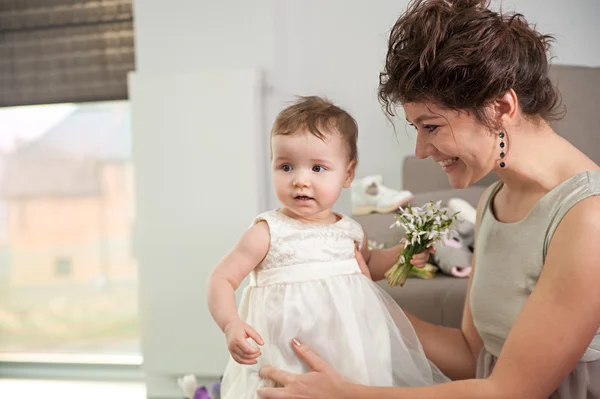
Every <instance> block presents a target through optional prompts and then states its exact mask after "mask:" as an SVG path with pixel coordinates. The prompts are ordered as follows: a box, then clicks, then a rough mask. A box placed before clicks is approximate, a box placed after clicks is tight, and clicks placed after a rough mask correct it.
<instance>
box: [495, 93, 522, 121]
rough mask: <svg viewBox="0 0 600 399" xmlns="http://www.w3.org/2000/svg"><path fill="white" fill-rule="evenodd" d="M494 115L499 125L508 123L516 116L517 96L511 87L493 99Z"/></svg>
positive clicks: (517, 108)
mask: <svg viewBox="0 0 600 399" xmlns="http://www.w3.org/2000/svg"><path fill="white" fill-rule="evenodd" d="M493 107H494V117H495V118H496V120H497V121H498V122H499V123H500V125H501V126H505V125H507V124H509V122H510V121H512V120H513V119H514V118H515V117H516V116H517V111H518V110H519V98H518V97H517V93H515V91H514V90H513V89H510V90H508V91H506V92H505V93H504V94H503V95H502V96H500V97H498V98H497V99H496V101H494V105H493Z"/></svg>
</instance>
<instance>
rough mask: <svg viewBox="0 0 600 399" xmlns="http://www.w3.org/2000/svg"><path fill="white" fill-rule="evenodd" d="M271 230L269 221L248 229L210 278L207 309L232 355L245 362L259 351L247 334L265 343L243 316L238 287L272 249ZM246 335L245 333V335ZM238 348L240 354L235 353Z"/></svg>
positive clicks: (248, 361) (260, 342)
mask: <svg viewBox="0 0 600 399" xmlns="http://www.w3.org/2000/svg"><path fill="white" fill-rule="evenodd" d="M269 241H270V233H269V227H268V225H267V223H266V222H264V221H261V222H258V223H256V224H254V225H253V226H252V227H251V228H249V229H248V230H246V231H245V232H244V234H243V235H242V237H241V238H240V240H239V241H238V242H237V244H236V245H235V246H234V247H233V248H232V249H231V250H230V251H229V252H228V253H227V254H226V255H225V256H224V257H223V259H221V261H220V262H219V263H218V264H217V266H216V267H215V268H214V270H213V271H212V273H211V274H210V277H209V278H208V286H207V301H208V309H209V311H210V313H211V315H212V317H213V319H214V320H215V322H216V323H217V325H218V326H219V328H220V329H221V330H222V331H223V332H224V333H225V335H226V336H227V343H228V346H229V350H230V352H232V356H233V357H234V358H235V359H236V360H237V361H240V360H245V361H247V363H246V364H253V363H255V360H254V359H255V358H256V357H258V355H259V354H260V351H259V350H258V349H257V348H252V346H250V344H248V343H247V342H246V338H252V339H253V340H254V341H255V342H256V343H257V344H259V345H262V344H263V341H262V338H261V337H260V335H259V334H258V333H257V332H256V331H254V329H252V327H250V326H248V325H247V324H245V323H244V322H242V320H241V319H240V317H239V315H238V312H237V307H236V301H235V290H236V289H237V288H238V287H239V286H240V284H241V283H242V281H243V280H244V278H246V276H248V274H250V272H251V271H252V270H253V269H254V268H255V267H256V266H258V265H259V264H260V262H261V261H262V260H263V259H264V258H265V256H266V255H267V252H268V250H269ZM244 335H245V337H244ZM236 352H237V356H236Z"/></svg>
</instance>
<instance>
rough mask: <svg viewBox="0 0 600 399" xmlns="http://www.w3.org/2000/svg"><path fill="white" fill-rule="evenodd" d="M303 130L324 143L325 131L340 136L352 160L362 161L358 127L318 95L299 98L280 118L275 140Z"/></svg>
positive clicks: (344, 112)
mask: <svg viewBox="0 0 600 399" xmlns="http://www.w3.org/2000/svg"><path fill="white" fill-rule="evenodd" d="M300 129H306V130H308V131H309V132H310V133H311V134H313V135H314V136H316V137H318V138H319V139H321V140H325V134H323V132H322V131H321V129H323V130H324V129H327V130H328V131H330V132H336V133H338V134H339V135H340V136H341V137H342V139H343V140H344V141H345V143H346V148H347V149H348V156H349V158H350V160H352V161H358V149H357V140H358V124H357V123H356V120H354V118H353V117H352V116H351V115H350V114H349V113H348V112H346V111H345V110H343V109H341V108H340V107H338V106H336V105H334V104H333V103H332V102H331V101H329V100H327V99H325V98H322V97H318V96H308V97H299V98H298V100H297V101H296V102H295V103H294V104H293V105H290V106H289V107H287V108H285V109H284V110H283V111H281V112H280V113H279V114H278V115H277V118H276V119H275V123H274V124H273V128H272V129H271V137H273V136H277V135H283V136H286V135H290V134H295V133H297V132H298V130H300Z"/></svg>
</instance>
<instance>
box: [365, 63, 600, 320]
mask: <svg viewBox="0 0 600 399" xmlns="http://www.w3.org/2000/svg"><path fill="white" fill-rule="evenodd" d="M551 74H552V79H553V81H554V82H555V84H556V85H557V86H558V88H559V89H560V91H561V94H562V99H563V103H564V104H565V105H566V108H567V114H566V116H565V117H564V118H563V119H562V120H561V121H558V122H555V123H553V127H554V129H555V130H556V131H557V132H558V133H559V134H560V135H562V136H563V137H565V138H566V139H567V140H569V141H570V142H571V143H572V144H573V145H575V146H576V147H578V148H579V149H580V150H582V151H583V152H584V153H586V154H587V155H588V156H589V157H590V158H591V159H592V160H594V161H595V162H597V163H600V129H598V127H597V115H598V114H600V106H599V104H600V101H599V100H600V98H598V97H599V96H600V68H586V67H576V66H553V67H552V68H551ZM555 155H556V156H560V154H555ZM495 179H496V177H495V175H489V176H487V177H485V178H484V179H482V180H481V181H479V182H478V183H477V184H476V185H474V186H472V187H469V188H467V189H464V190H455V189H452V188H451V187H450V185H449V183H448V178H447V176H446V175H445V173H443V172H442V170H441V169H440V167H439V165H437V164H436V163H435V162H433V161H431V160H418V159H416V158H414V157H407V158H406V159H405V160H404V166H403V182H404V187H402V188H403V189H405V190H410V191H412V192H413V194H415V199H414V200H413V201H412V202H413V204H416V205H422V204H423V203H426V202H428V201H438V200H442V201H443V202H445V201H447V200H448V199H449V198H452V197H458V198H463V199H465V200H467V201H469V202H470V203H471V204H472V205H473V206H476V205H477V202H478V200H479V197H480V196H481V194H482V192H483V190H484V189H485V187H487V186H488V185H489V184H491V183H492V182H493V181H494V180H495ZM355 219H356V220H357V221H358V222H359V223H361V224H362V226H363V227H364V229H365V231H366V233H367V235H368V237H369V238H370V239H372V240H375V241H377V242H383V243H386V244H388V245H394V244H396V243H398V242H399V240H400V238H401V236H402V232H401V231H400V230H399V229H390V228H389V226H390V225H391V224H392V223H393V221H394V216H393V214H387V215H378V214H373V215H369V216H355ZM378 284H380V286H381V287H383V288H384V289H385V290H386V291H388V292H389V293H390V294H391V295H392V297H393V298H394V299H395V300H396V301H397V302H398V303H399V304H400V306H401V307H402V308H403V309H405V310H406V311H408V312H411V313H413V314H415V315H416V316H418V317H420V318H422V319H424V320H427V321H430V322H432V323H436V324H440V325H445V326H452V327H458V326H460V323H461V318H462V310H463V305H464V300H465V295H466V288H467V279H459V278H454V277H447V276H445V275H442V274H441V273H438V275H437V276H436V278H434V279H432V280H420V279H415V278H413V279H409V280H408V281H407V283H406V284H405V285H404V287H396V288H390V287H389V286H388V285H387V282H386V281H380V282H378Z"/></svg>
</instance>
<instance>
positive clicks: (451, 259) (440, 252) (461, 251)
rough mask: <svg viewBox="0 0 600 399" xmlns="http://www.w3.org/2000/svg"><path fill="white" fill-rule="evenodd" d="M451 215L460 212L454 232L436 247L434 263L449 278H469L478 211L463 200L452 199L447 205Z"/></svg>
mask: <svg viewBox="0 0 600 399" xmlns="http://www.w3.org/2000/svg"><path fill="white" fill-rule="evenodd" d="M447 207H448V211H449V213H450V214H454V213H456V212H458V215H456V222H455V224H454V226H453V228H452V232H451V233H450V236H449V237H448V238H447V239H444V240H442V241H441V242H440V243H438V244H437V245H436V251H435V254H433V256H432V260H431V261H432V263H433V264H435V265H436V266H437V267H439V268H440V270H441V271H442V272H443V273H444V274H447V275H449V276H453V277H469V275H470V274H471V260H472V259H473V242H474V239H475V237H474V236H475V218H476V213H477V211H476V209H475V208H474V207H473V206H472V205H471V204H469V203H468V202H467V201H465V200H463V199H461V198H452V199H450V200H449V201H448V204H447Z"/></svg>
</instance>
